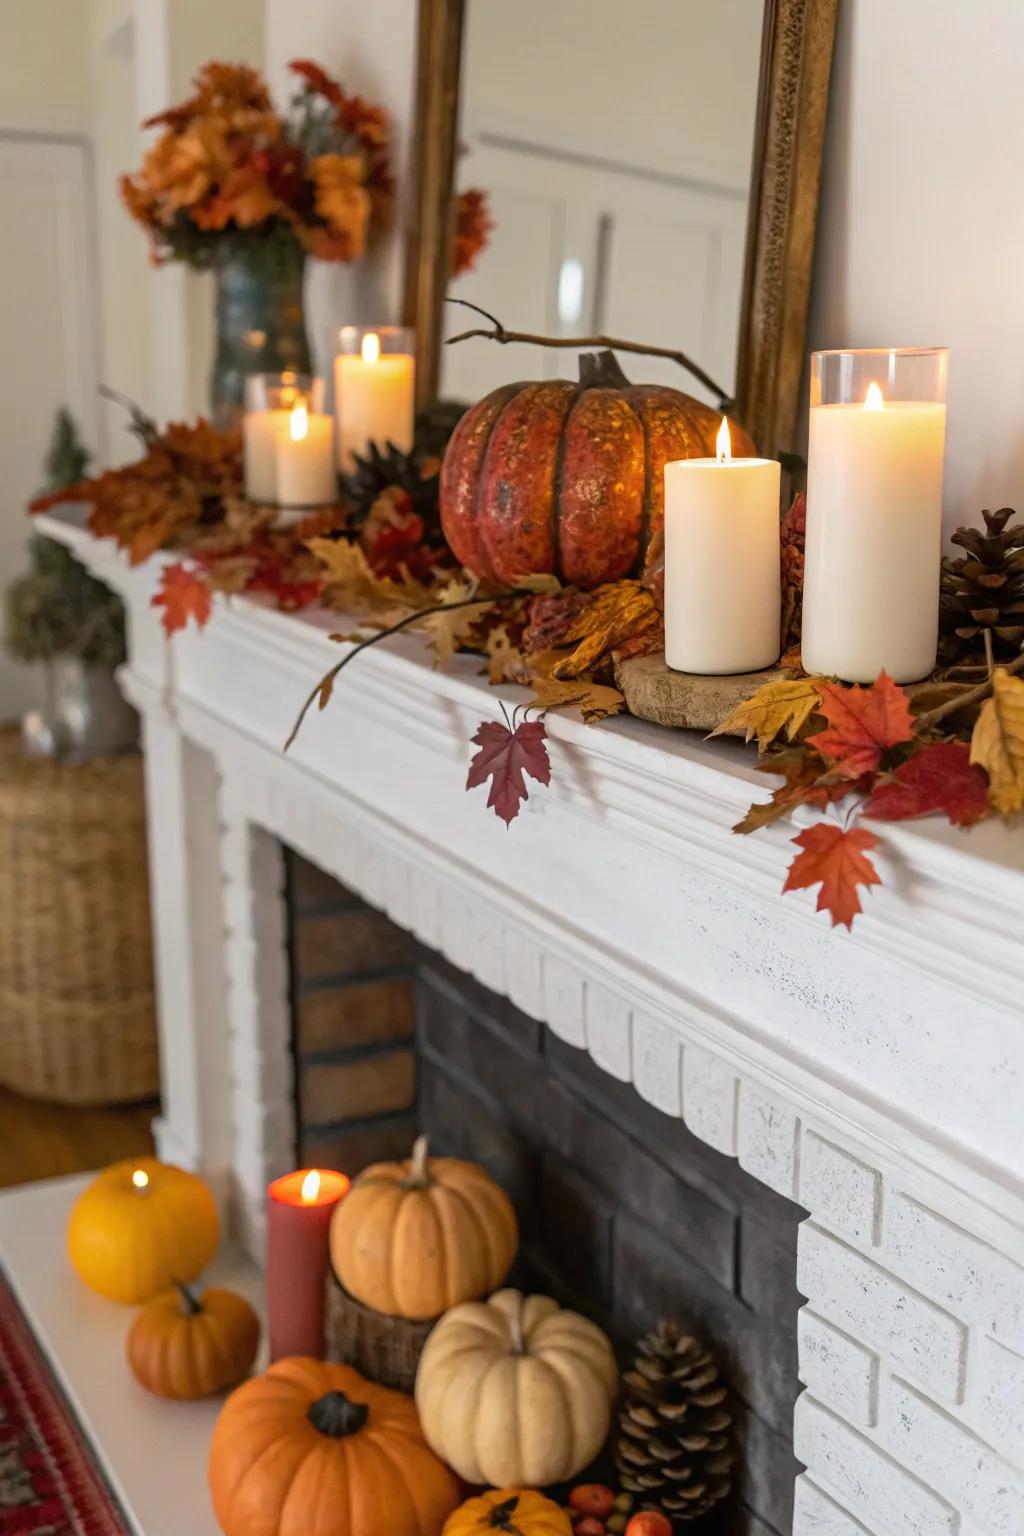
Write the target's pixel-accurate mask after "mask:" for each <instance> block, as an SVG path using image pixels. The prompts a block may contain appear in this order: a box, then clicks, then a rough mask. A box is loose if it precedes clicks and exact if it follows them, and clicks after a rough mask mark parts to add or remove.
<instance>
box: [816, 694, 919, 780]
mask: <svg viewBox="0 0 1024 1536" xmlns="http://www.w3.org/2000/svg"><path fill="white" fill-rule="evenodd" d="M818 692H819V694H820V695H821V703H820V704H819V706H818V713H819V714H821V715H824V716H825V719H826V720H827V721H828V723H829V725H830V726H831V730H828V731H819V732H818V733H817V735H816V736H808V738H807V741H808V744H809V745H810V746H813V747H814V748H815V749H816V750H817V751H818V752H820V753H821V755H822V757H824V758H827V759H828V760H829V761H830V762H831V764H832V766H833V767H834V768H836V769H838V771H839V772H840V773H841V774H842V775H843V776H844V778H848V779H859V778H860V776H861V774H862V773H876V772H877V771H878V766H879V764H880V763H881V761H882V754H883V752H886V751H887V750H888V749H889V748H890V747H895V746H898V745H899V743H900V742H901V741H910V739H911V738H912V736H913V734H914V726H913V722H912V721H911V718H910V700H909V699H908V698H907V696H906V694H905V693H904V692H903V689H902V688H898V687H897V686H896V684H895V683H894V682H893V680H892V678H891V677H889V675H888V674H887V673H886V672H879V674H878V680H877V682H874V683H872V684H871V687H870V688H862V687H861V686H860V684H859V683H856V684H855V685H854V686H853V687H852V688H844V687H843V685H842V683H822V684H821V685H820V687H819V689H818Z"/></svg>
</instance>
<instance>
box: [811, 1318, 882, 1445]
mask: <svg viewBox="0 0 1024 1536" xmlns="http://www.w3.org/2000/svg"><path fill="white" fill-rule="evenodd" d="M797 1334H798V1338H799V1343H800V1380H801V1381H802V1382H803V1384H804V1386H805V1387H809V1388H810V1390H811V1392H812V1393H813V1395H814V1396H815V1397H816V1398H819V1399H820V1400H821V1401H822V1402H823V1403H827V1404H828V1406H829V1407H830V1408H834V1409H835V1410H836V1412H837V1413H841V1414H842V1415H843V1418H845V1419H852V1420H853V1421H854V1423H857V1424H867V1425H871V1424H877V1422H878V1356H877V1355H876V1354H874V1353H873V1352H872V1351H871V1350H870V1349H866V1348H865V1347H864V1345H863V1344H858V1343H857V1340H856V1339H851V1338H850V1336H849V1334H847V1333H843V1332H842V1331H841V1329H839V1328H834V1327H833V1326H832V1324H831V1323H827V1322H826V1321H825V1319H824V1318H823V1317H818V1316H817V1315H816V1314H815V1313H814V1312H811V1311H810V1310H809V1309H808V1308H807V1307H804V1308H803V1309H802V1310H801V1311H800V1312H799V1314H798V1315H797Z"/></svg>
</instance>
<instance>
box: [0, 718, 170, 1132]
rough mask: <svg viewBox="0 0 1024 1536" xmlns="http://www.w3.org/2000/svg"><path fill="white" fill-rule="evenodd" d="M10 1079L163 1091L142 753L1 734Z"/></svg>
mask: <svg viewBox="0 0 1024 1536" xmlns="http://www.w3.org/2000/svg"><path fill="white" fill-rule="evenodd" d="M0 1083H3V1084H4V1085H5V1086H7V1087H9V1088H14V1089H16V1090H17V1091H18V1092H19V1093H24V1094H29V1095H31V1096H33V1097H35V1098H41V1099H52V1100H55V1101H57V1102H58V1103H63V1104H124V1103H131V1102H132V1101H137V1100H141V1099H147V1098H152V1097H153V1096H154V1095H155V1094H156V1092H157V1089H158V1084H159V1076H158V1061H157V1041H156V1017H155V1008H154V999H153V962H152V948H151V938H150V926H149V884H148V878H147V869H146V827H145V801H144V798H143V782H142V759H141V758H140V757H138V756H137V755H134V754H133V755H130V756H125V757H114V758H104V759H94V760H93V761H91V762H88V763H83V764H80V765H78V766H71V765H69V764H64V763H56V762H48V761H40V760H38V759H31V758H26V757H24V756H22V753H21V750H20V746H19V741H18V732H17V730H9V729H3V730H0Z"/></svg>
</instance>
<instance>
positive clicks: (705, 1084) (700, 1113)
mask: <svg viewBox="0 0 1024 1536" xmlns="http://www.w3.org/2000/svg"><path fill="white" fill-rule="evenodd" d="M738 1099H739V1083H738V1081H737V1078H736V1074H735V1072H733V1071H732V1069H731V1068H730V1067H729V1066H728V1065H727V1064H726V1063H725V1062H724V1061H723V1060H722V1059H721V1057H720V1056H713V1055H712V1054H711V1052H710V1051H706V1050H704V1048H703V1046H700V1045H689V1044H688V1045H687V1046H686V1048H685V1049H684V1051H683V1119H684V1120H685V1122H686V1124H687V1126H688V1127H689V1129H690V1130H691V1131H692V1132H693V1134H694V1135H695V1136H699V1137H700V1139H701V1141H706V1142H707V1144H708V1146H710V1147H716V1148H717V1150H718V1151H719V1152H724V1153H726V1155H727V1156H729V1157H735V1156H736V1119H737V1101H738Z"/></svg>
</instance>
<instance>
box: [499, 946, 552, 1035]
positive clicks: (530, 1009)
mask: <svg viewBox="0 0 1024 1536" xmlns="http://www.w3.org/2000/svg"><path fill="white" fill-rule="evenodd" d="M502 939H503V942H504V946H505V985H506V987H507V988H508V995H509V997H510V998H511V999H512V1001H513V1002H514V1003H515V1005H516V1007H517V1008H521V1009H522V1010H523V1012H524V1013H528V1014H529V1015H530V1018H531V1019H542V1018H543V1017H544V982H543V977H542V976H541V952H540V949H539V948H538V946H537V945H536V944H535V943H534V941H533V940H532V939H531V938H528V937H527V935H526V934H525V933H523V931H522V929H520V928H506V929H505V930H504V933H503V934H502Z"/></svg>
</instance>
